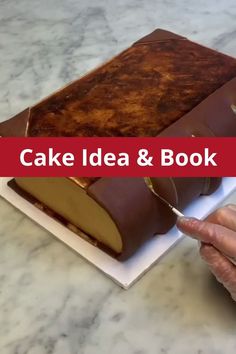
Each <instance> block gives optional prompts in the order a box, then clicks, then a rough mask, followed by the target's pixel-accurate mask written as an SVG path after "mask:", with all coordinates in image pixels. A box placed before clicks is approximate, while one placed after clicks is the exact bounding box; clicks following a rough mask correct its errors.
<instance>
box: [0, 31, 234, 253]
mask: <svg viewBox="0 0 236 354" xmlns="http://www.w3.org/2000/svg"><path fill="white" fill-rule="evenodd" d="M182 39H184V38H183V37H181V36H178V35H175V34H172V33H170V32H168V31H162V30H157V31H154V32H153V33H152V34H150V35H149V36H146V37H144V38H143V39H141V40H140V41H138V42H136V44H135V45H134V46H132V47H131V48H129V49H128V50H126V51H124V52H123V53H121V54H120V55H118V56H117V57H116V58H114V59H113V60H112V61H110V62H109V63H107V64H105V65H103V66H102V67H101V68H100V69H97V70H95V71H93V72H92V73H91V74H88V75H86V76H85V77H84V78H82V79H81V80H78V81H76V82H74V83H72V84H71V85H69V86H67V87H66V88H64V89H62V90H61V91H59V92H57V93H55V94H53V95H52V96H50V97H49V98H47V99H45V100H44V101H42V102H40V103H39V104H37V105H36V106H34V107H32V108H31V110H30V114H29V111H27V114H26V113H25V112H23V113H24V114H22V115H20V116H18V118H17V126H18V128H16V124H15V122H16V120H15V119H16V118H13V119H14V120H10V121H8V122H5V123H2V124H0V135H4V136H19V135H22V136H24V135H25V133H26V131H27V136H193V137H194V136H236V124H235V114H234V113H233V112H232V109H231V108H230V106H231V104H235V98H236V79H233V78H234V77H235V76H236V60H235V59H233V58H230V57H228V56H225V55H223V54H220V53H218V52H216V51H213V50H210V49H207V48H204V47H202V46H199V45H197V44H195V43H192V42H190V41H188V40H182ZM137 44H142V45H137ZM231 79H233V80H231ZM229 80H231V81H230V82H228V81H229ZM226 82H228V83H227V84H225V83H226ZM224 84H225V85H224ZM222 85H224V86H222ZM217 89H218V90H217ZM19 117H20V118H19ZM20 119H22V125H21V124H19V120H20ZM72 179H73V181H74V182H75V183H78V184H79V185H80V186H82V187H83V188H86V190H87V193H88V194H89V196H90V197H92V198H94V199H95V200H96V201H97V203H99V204H100V205H101V206H102V207H103V208H104V209H105V210H106V211H107V212H108V213H109V214H110V216H111V218H112V219H113V220H114V222H115V223H116V225H117V227H118V229H119V230H120V233H121V236H122V240H123V250H122V253H121V254H119V255H117V256H119V258H120V259H126V258H128V257H129V256H130V255H132V254H133V253H134V252H135V251H136V250H137V249H138V248H139V247H140V245H142V244H143V243H144V242H145V241H146V240H147V239H148V238H150V237H152V236H153V235H154V234H155V233H165V232H166V231H167V230H168V229H169V228H170V227H171V226H173V225H174V223H175V220H176V217H175V216H174V215H173V214H172V213H171V212H170V210H169V209H168V208H167V207H166V205H164V204H163V203H162V202H161V201H160V200H158V199H157V198H156V197H155V196H154V195H153V194H152V193H151V192H150V191H149V190H148V189H147V187H146V185H145V183H144V181H143V180H142V179H141V178H136V179H134V178H132V179H124V178H95V179H90V178H80V177H73V178H72ZM154 184H155V186H156V188H157V189H158V190H160V189H161V195H162V196H165V197H166V199H167V200H168V201H170V202H171V203H172V204H173V205H174V206H176V207H178V208H180V209H182V208H184V207H185V206H186V205H187V204H188V203H189V202H191V201H192V200H193V199H195V198H196V197H198V196H199V195H201V194H209V193H212V192H213V191H214V190H215V189H216V188H217V187H218V186H219V184H220V179H219V178H187V179H186V178H183V179H182V178H164V179H158V178H157V179H155V180H154ZM62 202H63V201H62Z"/></svg>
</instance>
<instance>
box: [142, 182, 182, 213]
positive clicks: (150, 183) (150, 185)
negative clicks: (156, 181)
mask: <svg viewBox="0 0 236 354" xmlns="http://www.w3.org/2000/svg"><path fill="white" fill-rule="evenodd" d="M144 181H145V183H146V186H147V187H148V188H149V189H150V191H151V192H152V193H153V194H155V196H157V197H158V198H159V199H161V200H162V201H163V202H164V203H165V204H166V205H167V206H168V207H169V208H170V209H171V210H172V211H173V213H174V214H176V215H177V216H184V214H182V213H181V212H180V211H179V210H178V209H176V208H175V207H174V206H173V205H171V204H170V203H169V202H168V201H167V200H166V199H165V198H163V197H162V196H161V195H160V194H158V193H157V192H156V190H155V189H154V187H153V183H152V180H151V178H150V177H144Z"/></svg>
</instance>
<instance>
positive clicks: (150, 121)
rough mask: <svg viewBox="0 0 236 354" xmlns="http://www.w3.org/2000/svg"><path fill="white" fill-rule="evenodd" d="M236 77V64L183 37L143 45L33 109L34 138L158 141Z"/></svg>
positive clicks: (126, 51) (31, 128)
mask: <svg viewBox="0 0 236 354" xmlns="http://www.w3.org/2000/svg"><path fill="white" fill-rule="evenodd" d="M235 76H236V60H235V59H233V58H230V57H228V56H226V55H223V54H221V53H218V52H216V51H213V50H211V49H208V48H205V47H202V46H200V45H198V44H195V43H193V42H190V41H188V40H185V39H183V38H182V37H177V38H174V39H162V40H159V41H155V40H154V41H151V42H148V43H145V41H144V42H142V41H140V42H137V43H136V44H135V45H133V46H132V47H130V48H129V49H127V50H125V51H124V52H122V53H121V54H120V55H118V56H117V57H115V58H114V59H113V60H111V61H110V62H109V63H107V64H105V65H104V66H102V67H100V68H99V69H97V70H95V71H93V72H92V73H90V74H88V75H87V76H85V77H84V78H82V79H80V80H78V81H76V82H74V83H72V84H70V85H69V86H67V87H66V88H64V89H63V90H61V91H59V92H57V93H55V94H53V95H52V96H50V97H49V98H47V99H46V100H44V101H42V102H41V103H39V104H38V105H36V106H34V107H32V109H31V112H30V119H29V125H28V131H27V135H28V136H38V137H39V136H91V137H92V136H136V137H139V136H156V135H157V134H158V133H160V132H161V131H162V130H163V129H165V128H166V127H168V126H169V125H170V124H172V123H173V122H175V121H176V120H178V119H179V118H180V117H182V116H183V115H184V114H186V113H187V112H189V111H190V110H191V109H192V108H193V107H195V106H196V105H197V104H199V103H200V102H201V101H202V100H203V99H205V98H206V97H207V96H209V95H210V94H211V93H212V92H213V91H215V90H216V89H217V88H219V87H220V86H222V85H223V84H224V83H225V82H227V81H228V80H230V79H231V78H233V77H235Z"/></svg>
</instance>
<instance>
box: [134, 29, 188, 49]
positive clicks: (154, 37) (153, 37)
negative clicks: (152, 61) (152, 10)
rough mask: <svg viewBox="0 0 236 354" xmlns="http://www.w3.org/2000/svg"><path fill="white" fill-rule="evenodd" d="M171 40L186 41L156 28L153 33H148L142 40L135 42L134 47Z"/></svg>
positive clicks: (174, 34)
mask: <svg viewBox="0 0 236 354" xmlns="http://www.w3.org/2000/svg"><path fill="white" fill-rule="evenodd" d="M171 39H186V38H185V37H182V36H180V35H178V34H176V33H173V32H170V31H166V30H163V29H161V28H157V29H156V30H154V31H153V32H151V33H149V34H148V35H147V36H144V37H143V38H141V39H139V40H138V41H137V42H135V43H134V45H137V44H146V43H150V42H157V41H158V42H159V41H167V40H171Z"/></svg>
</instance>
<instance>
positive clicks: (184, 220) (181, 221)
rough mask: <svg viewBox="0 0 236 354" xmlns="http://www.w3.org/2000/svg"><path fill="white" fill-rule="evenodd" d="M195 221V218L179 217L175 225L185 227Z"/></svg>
mask: <svg viewBox="0 0 236 354" xmlns="http://www.w3.org/2000/svg"><path fill="white" fill-rule="evenodd" d="M196 220H197V219H196V218H193V217H189V216H179V217H178V218H177V223H178V225H185V224H188V223H190V222H193V221H196Z"/></svg>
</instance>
